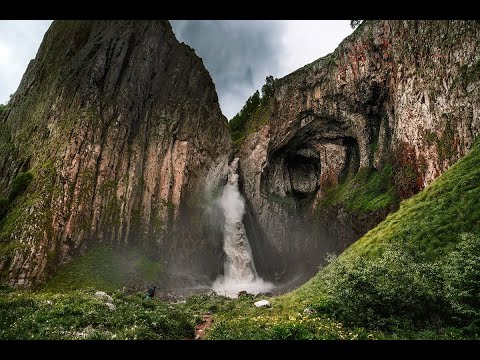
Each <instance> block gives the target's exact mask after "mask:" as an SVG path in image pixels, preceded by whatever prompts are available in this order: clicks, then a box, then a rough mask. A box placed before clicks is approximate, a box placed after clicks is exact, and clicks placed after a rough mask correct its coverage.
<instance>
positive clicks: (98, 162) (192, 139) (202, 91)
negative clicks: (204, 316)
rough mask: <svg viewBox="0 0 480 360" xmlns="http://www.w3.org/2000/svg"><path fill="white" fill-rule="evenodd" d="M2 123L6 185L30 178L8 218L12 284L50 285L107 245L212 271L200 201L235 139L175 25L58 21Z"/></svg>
mask: <svg viewBox="0 0 480 360" xmlns="http://www.w3.org/2000/svg"><path fill="white" fill-rule="evenodd" d="M0 122H1V129H0V133H1V136H0V154H1V156H0V190H1V191H2V195H3V196H4V197H9V192H10V195H11V189H12V187H13V186H14V185H13V184H14V182H15V179H17V180H18V175H19V174H21V173H24V172H29V173H31V174H32V175H33V180H32V181H31V183H30V184H29V185H28V187H27V188H26V191H25V192H24V193H23V194H21V195H20V196H16V197H12V196H10V202H9V203H8V204H6V205H5V206H6V207H7V211H8V212H7V213H6V215H4V216H3V219H1V222H0V241H1V243H0V245H1V249H0V250H1V258H0V270H1V274H2V277H3V278H8V279H9V283H10V284H11V285H16V286H24V287H29V286H31V285H33V284H36V283H40V282H43V281H45V280H46V279H47V276H48V274H49V273H51V271H53V270H54V269H55V268H56V267H57V266H58V265H59V264H62V263H65V262H68V261H69V260H70V259H71V258H72V257H73V256H74V255H76V254H79V253H81V252H83V251H84V250H85V249H86V248H87V247H89V246H90V245H92V244H95V243H99V242H104V243H112V244H118V245H121V244H124V245H125V244H127V245H138V246H142V247H144V248H149V249H151V251H152V252H156V253H158V254H159V258H161V259H169V262H168V265H169V266H172V267H175V268H176V269H177V270H179V269H185V271H186V272H190V271H192V272H195V271H196V270H198V271H199V272H201V273H202V274H205V275H207V276H216V274H217V267H219V266H221V256H220V255H221V251H222V250H221V235H220V234H219V233H218V231H216V229H214V228H212V227H211V226H209V225H208V221H206V217H207V216H208V211H207V210H208V209H206V205H205V204H208V200H209V197H211V196H212V193H213V192H214V191H215V188H216V187H218V186H220V185H221V182H222V180H223V179H224V178H225V176H226V170H227V167H226V165H227V164H228V156H229V155H230V152H231V140H230V136H229V133H228V126H227V123H226V119H225V117H224V116H223V115H222V113H221V111H220V108H219V105H218V101H217V95H216V92H215V87H214V84H213V83H212V80H211V78H210V76H209V74H208V72H207V71H206V69H205V68H204V66H203V63H202V61H201V59H200V58H198V57H197V56H196V55H195V53H194V51H193V50H192V49H191V48H189V47H188V46H186V45H185V44H183V43H182V44H181V43H179V42H178V41H177V40H176V38H175V36H174V34H173V32H172V29H171V27H170V24H169V23H168V22H167V21H55V22H53V24H52V26H51V27H50V29H49V30H48V32H47V33H46V35H45V37H44V40H43V42H42V45H41V47H40V49H39V51H38V54H37V56H36V58H35V59H34V60H32V61H31V63H30V64H29V66H28V69H27V71H26V73H25V75H24V77H23V79H22V82H21V84H20V87H19V89H18V91H17V92H16V93H15V94H14V96H13V98H12V100H11V102H10V104H9V106H8V110H7V111H5V112H4V113H3V114H2V115H1V118H0ZM208 264H210V265H208ZM187 269H188V270H187Z"/></svg>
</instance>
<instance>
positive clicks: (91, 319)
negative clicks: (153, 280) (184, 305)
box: [0, 290, 198, 340]
mask: <svg viewBox="0 0 480 360" xmlns="http://www.w3.org/2000/svg"><path fill="white" fill-rule="evenodd" d="M94 294H95V292H94V290H79V291H71V292H66V293H50V292H37V293H28V292H11V291H8V290H3V291H1V292H0V339H125V340H127V339H128V340H132V339H133V340H135V339H180V338H184V337H192V336H193V329H194V325H195V321H196V320H198V319H197V318H196V317H194V316H191V315H190V314H189V313H187V312H186V311H183V310H182V309H176V308H175V307H174V306H173V305H170V304H167V303H165V302H162V301H159V300H156V299H155V300H149V299H146V298H145V295H144V294H142V293H137V294H133V295H126V294H123V293H121V292H119V291H116V292H113V293H111V295H112V298H113V301H112V303H113V305H114V306H115V309H112V308H111V307H109V306H108V305H107V302H106V301H105V300H103V299H101V298H97V297H95V296H94Z"/></svg>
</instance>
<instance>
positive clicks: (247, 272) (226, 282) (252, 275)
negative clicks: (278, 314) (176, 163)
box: [212, 158, 273, 297]
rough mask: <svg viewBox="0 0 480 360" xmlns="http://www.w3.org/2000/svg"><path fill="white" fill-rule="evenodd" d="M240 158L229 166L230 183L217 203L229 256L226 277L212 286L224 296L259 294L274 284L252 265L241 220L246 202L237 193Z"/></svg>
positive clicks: (224, 245) (225, 249) (225, 247)
mask: <svg viewBox="0 0 480 360" xmlns="http://www.w3.org/2000/svg"><path fill="white" fill-rule="evenodd" d="M238 161H239V159H238V158H235V159H234V160H233V161H232V162H231V163H230V165H229V167H228V181H227V184H226V185H225V187H224V188H223V192H222V196H221V197H220V199H219V200H218V204H219V206H220V208H221V209H222V211H223V214H224V216H225V225H224V240H223V250H224V251H225V254H226V260H225V263H224V275H223V276H219V277H218V278H217V279H216V280H215V282H214V283H213V285H212V288H213V290H214V291H215V292H216V293H218V294H221V295H225V296H228V297H237V295H238V293H239V292H240V291H246V292H248V293H249V294H255V295H256V294H258V293H261V292H267V291H269V290H271V289H273V284H272V283H269V282H266V281H264V280H263V279H262V278H260V277H259V276H258V274H257V271H256V269H255V265H254V263H253V257H252V249H251V248H250V244H249V242H248V238H247V235H246V233H245V227H244V226H243V222H242V218H243V215H244V213H245V201H244V199H243V197H242V195H241V194H240V192H239V191H238Z"/></svg>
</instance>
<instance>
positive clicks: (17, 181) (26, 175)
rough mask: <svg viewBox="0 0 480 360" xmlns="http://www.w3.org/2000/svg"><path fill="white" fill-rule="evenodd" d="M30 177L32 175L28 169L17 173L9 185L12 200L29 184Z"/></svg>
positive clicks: (31, 177)
mask: <svg viewBox="0 0 480 360" xmlns="http://www.w3.org/2000/svg"><path fill="white" fill-rule="evenodd" d="M32 179H33V175H32V173H31V172H29V171H27V172H23V173H20V174H18V175H17V176H16V177H15V178H14V179H13V181H12V184H11V185H10V200H13V199H15V198H16V197H17V196H18V195H21V194H23V192H24V191H25V190H26V189H27V187H28V185H30V182H31V181H32Z"/></svg>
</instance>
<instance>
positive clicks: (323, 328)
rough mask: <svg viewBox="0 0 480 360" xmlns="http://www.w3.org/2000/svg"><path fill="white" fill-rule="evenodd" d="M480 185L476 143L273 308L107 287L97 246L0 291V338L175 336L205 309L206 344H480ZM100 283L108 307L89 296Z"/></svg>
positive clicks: (112, 282)
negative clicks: (50, 273)
mask: <svg viewBox="0 0 480 360" xmlns="http://www.w3.org/2000/svg"><path fill="white" fill-rule="evenodd" d="M381 176H382V174H374V175H373V177H372V175H369V176H368V177H367V179H370V180H369V181H368V182H370V181H372V180H371V179H372V178H373V179H374V180H375V179H377V177H381ZM375 181H376V180H375ZM479 185H480V143H477V144H476V145H475V146H474V148H473V149H472V151H471V152H470V153H469V154H468V155H467V156H465V158H463V159H462V160H460V161H459V162H458V163H457V164H455V165H453V166H452V167H451V168H450V169H449V170H448V171H447V172H445V174H443V175H442V176H440V177H439V178H438V179H437V180H436V181H435V182H434V183H433V184H431V185H430V186H429V187H427V188H426V189H425V190H423V191H422V192H420V193H419V194H417V195H415V196H413V197H412V198H410V199H409V200H406V201H403V202H402V203H401V204H400V209H399V210H398V211H397V212H395V213H393V214H391V215H389V216H388V217H387V218H386V219H385V221H383V222H382V223H381V224H379V225H378V226H377V227H376V228H374V229H372V230H371V231H370V232H368V233H367V234H366V235H365V236H363V237H362V238H361V239H360V240H358V241H357V242H356V243H355V244H353V245H352V246H350V247H349V248H348V249H347V251H345V252H344V253H343V254H342V255H341V256H339V257H334V256H330V257H329V259H328V260H329V264H328V266H326V267H324V268H322V269H320V271H319V272H318V274H317V275H316V276H315V277H314V278H312V279H311V280H310V281H308V282H307V283H306V284H305V285H303V286H302V287H300V288H299V289H297V290H295V291H293V292H291V293H288V294H285V295H283V296H279V297H273V298H270V299H269V300H270V302H271V305H272V306H271V307H270V308H260V309H259V308H256V307H254V305H253V304H254V302H255V301H257V300H259V299H260V298H264V297H262V296H256V297H255V296H251V295H242V296H240V297H239V298H238V299H234V300H232V299H227V298H225V297H222V296H218V295H212V294H204V295H194V296H190V297H189V298H188V299H187V300H186V301H185V302H183V303H175V304H173V303H166V302H163V301H160V300H157V299H154V300H146V299H145V298H144V295H143V294H142V293H136V294H132V295H127V294H124V293H122V292H119V291H112V290H113V288H114V287H116V286H118V284H120V282H121V281H119V280H118V279H115V278H109V276H110V275H112V276H113V275H114V274H115V271H113V272H109V271H107V269H113V267H112V264H111V263H109V261H110V260H106V259H108V257H109V256H110V255H111V253H109V251H110V250H108V249H103V250H102V251H103V252H102V251H100V252H98V253H97V255H90V257H88V255H87V256H86V257H84V258H83V260H78V261H77V262H74V263H72V264H73V265H71V267H66V268H64V269H63V270H61V271H60V272H59V273H58V275H57V276H56V277H54V278H53V280H52V281H51V283H50V284H49V285H47V286H46V287H45V288H44V289H40V290H39V291H37V292H23V291H11V290H8V289H4V290H2V291H0V338H1V339H30V338H33V339H35V338H36V339H72V338H74V339H83V338H88V339H181V338H185V337H192V336H193V335H194V327H195V325H196V324H199V323H200V322H201V315H202V314H204V313H206V312H208V313H210V314H212V315H213V318H214V323H213V325H212V327H211V328H209V329H208V330H207V338H208V339H479V338H480V209H479V208H478V204H479V203H480V186H479ZM346 186H349V185H346ZM386 189H388V187H387V188H386ZM387 192H388V191H387ZM365 196H366V197H365V199H366V200H368V199H369V198H368V196H369V195H368V192H366V194H365ZM374 198H378V196H376V195H375V194H373V195H372V199H374ZM368 203H370V204H371V202H370V200H368V201H366V202H365V204H368ZM99 254H100V255H99ZM95 256H97V257H95ZM98 256H100V257H101V258H102V259H103V260H104V262H103V265H98V263H102V262H101V261H100V262H99V261H98V260H99V259H98ZM85 259H86V260H85ZM139 259H140V260H138V259H137V260H136V261H137V264H138V266H137V267H138V269H139V270H138V271H140V272H142V271H143V272H145V274H154V275H152V276H154V277H155V276H156V275H155V274H156V273H155V271H156V270H155V269H153V270H152V264H153V263H154V262H152V261H151V260H142V259H143V258H142V257H141V258H139ZM82 261H83V262H82ZM86 264H90V265H91V266H90V267H89V266H87V265H86ZM104 265H105V269H103V270H101V269H98V266H104ZM95 274H96V275H95ZM99 274H101V275H99ZM109 274H110V275H109ZM95 276H97V277H95ZM92 279H93V280H92ZM117 280H118V281H117ZM109 286H111V287H112V288H109ZM78 287H82V288H88V287H90V289H86V290H73V289H74V288H78ZM69 289H70V290H69ZM104 289H107V290H108V291H110V294H111V296H112V298H113V300H112V304H113V305H114V306H115V309H112V308H111V307H112V306H111V305H107V304H106V302H105V300H102V299H97V298H95V296H94V291H95V290H104ZM59 292H62V293H59Z"/></svg>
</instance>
